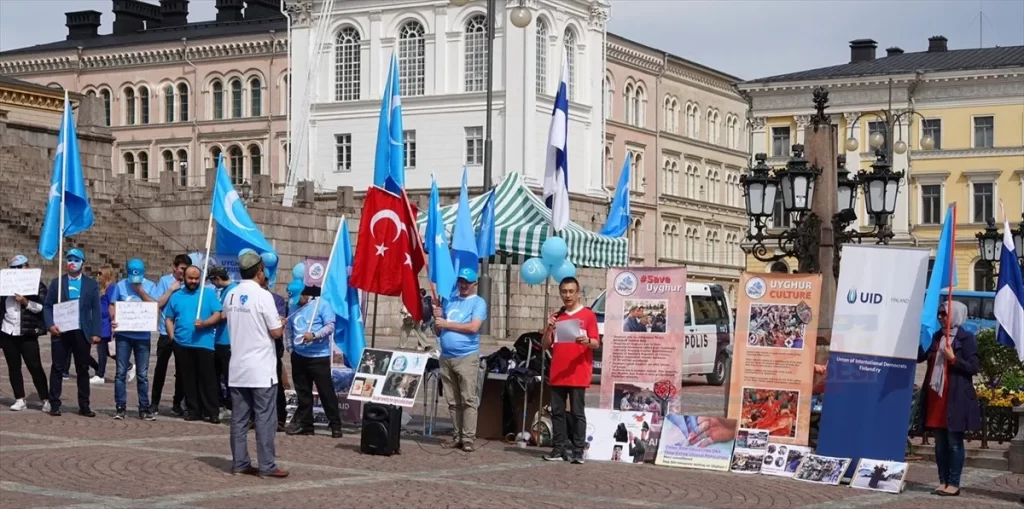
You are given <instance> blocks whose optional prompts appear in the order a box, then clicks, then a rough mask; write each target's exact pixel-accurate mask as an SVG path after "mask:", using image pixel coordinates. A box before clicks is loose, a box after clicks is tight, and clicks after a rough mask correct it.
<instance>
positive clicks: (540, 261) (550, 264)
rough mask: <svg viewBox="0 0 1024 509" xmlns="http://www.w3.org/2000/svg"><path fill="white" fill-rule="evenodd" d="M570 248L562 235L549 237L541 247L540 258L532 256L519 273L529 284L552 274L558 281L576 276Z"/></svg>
mask: <svg viewBox="0 0 1024 509" xmlns="http://www.w3.org/2000/svg"><path fill="white" fill-rule="evenodd" d="M568 251H569V248H568V246H566V245H565V240H563V239H562V238H561V237H548V238H547V240H545V241H544V244H542V245H541V247H540V258H530V259H529V260H526V262H524V263H523V265H522V267H520V268H519V275H520V276H521V277H522V278H523V281H524V282H525V283H526V284H528V285H537V284H540V283H543V282H545V281H546V280H547V278H548V276H551V278H552V279H554V280H555V282H556V283H559V282H561V281H562V280H563V279H565V278H567V277H576V266H575V265H573V263H572V262H570V261H569V260H568V259H566V257H565V256H566V254H568Z"/></svg>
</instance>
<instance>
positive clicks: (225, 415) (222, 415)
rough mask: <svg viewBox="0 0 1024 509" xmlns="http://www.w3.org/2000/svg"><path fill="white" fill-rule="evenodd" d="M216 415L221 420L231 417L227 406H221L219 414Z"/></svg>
mask: <svg viewBox="0 0 1024 509" xmlns="http://www.w3.org/2000/svg"><path fill="white" fill-rule="evenodd" d="M217 417H220V420H222V421H225V420H228V419H230V418H231V410H228V409H227V408H221V409H220V415H218V416H217Z"/></svg>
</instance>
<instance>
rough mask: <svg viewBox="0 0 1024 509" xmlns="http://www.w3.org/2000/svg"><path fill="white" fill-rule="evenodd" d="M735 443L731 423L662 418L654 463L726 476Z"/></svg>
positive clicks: (690, 417)
mask: <svg viewBox="0 0 1024 509" xmlns="http://www.w3.org/2000/svg"><path fill="white" fill-rule="evenodd" d="M735 442H736V421H735V420H733V419H726V418H724V417H708V416H696V415H682V414H677V413H670V414H668V416H667V417H665V422H664V426H663V427H662V434H661V443H660V445H659V446H658V454H657V456H656V458H655V460H654V463H655V464H656V465H664V466H669V467H683V468H697V469H702V470H718V471H721V472H726V471H728V470H729V465H730V459H731V458H732V450H733V445H734V444H735Z"/></svg>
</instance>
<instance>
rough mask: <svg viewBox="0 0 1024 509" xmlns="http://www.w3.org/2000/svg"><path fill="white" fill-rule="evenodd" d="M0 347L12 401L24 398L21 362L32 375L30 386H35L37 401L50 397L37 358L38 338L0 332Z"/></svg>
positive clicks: (44, 376)
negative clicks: (8, 376)
mask: <svg viewBox="0 0 1024 509" xmlns="http://www.w3.org/2000/svg"><path fill="white" fill-rule="evenodd" d="M0 346H2V347H3V351H4V358H5V359H7V370H8V372H9V373H10V377H11V389H13V390H14V399H22V398H24V397H25V377H24V375H22V373H21V361H22V360H24V361H25V367H27V368H28V372H29V374H30V375H32V384H33V385H35V386H36V392H37V393H39V399H41V400H44V401H45V400H46V399H48V398H49V397H50V389H49V388H48V387H47V384H46V371H44V370H43V362H42V360H40V358H39V338H38V337H36V336H11V335H9V334H4V333H3V332H0Z"/></svg>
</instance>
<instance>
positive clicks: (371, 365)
mask: <svg viewBox="0 0 1024 509" xmlns="http://www.w3.org/2000/svg"><path fill="white" fill-rule="evenodd" d="M393 353H394V352H392V351H390V350H372V349H369V348H367V349H364V350H363V357H362V359H360V360H359V369H357V370H356V372H358V373H365V374H368V375H379V376H383V375H384V374H385V373H387V372H388V367H389V366H390V364H391V355H392V354H393Z"/></svg>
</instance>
